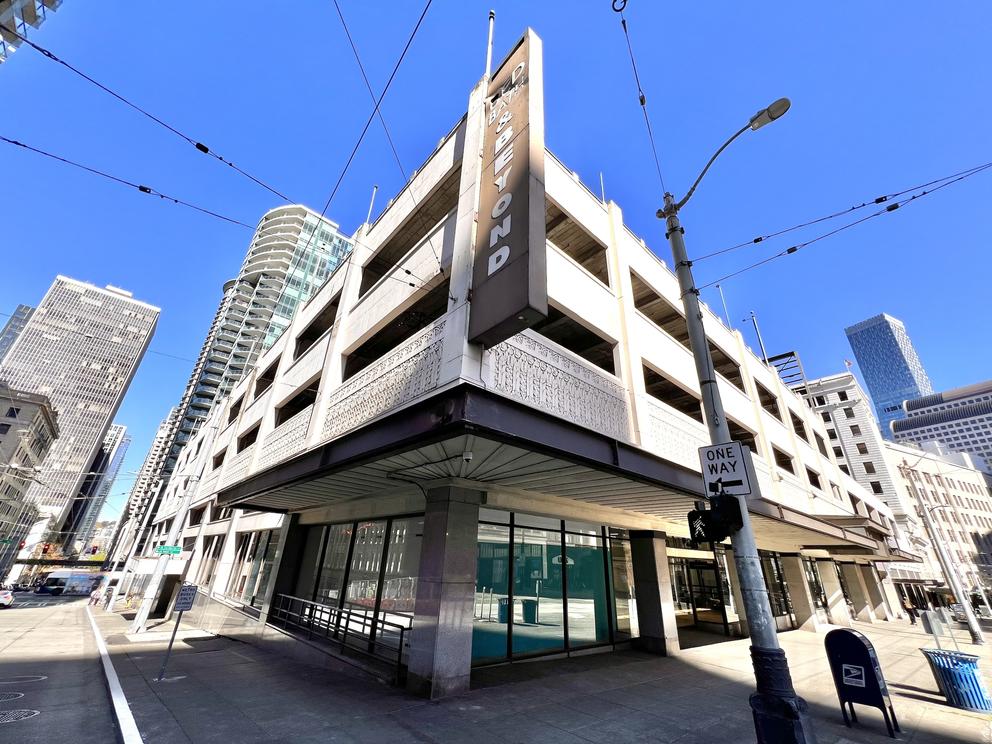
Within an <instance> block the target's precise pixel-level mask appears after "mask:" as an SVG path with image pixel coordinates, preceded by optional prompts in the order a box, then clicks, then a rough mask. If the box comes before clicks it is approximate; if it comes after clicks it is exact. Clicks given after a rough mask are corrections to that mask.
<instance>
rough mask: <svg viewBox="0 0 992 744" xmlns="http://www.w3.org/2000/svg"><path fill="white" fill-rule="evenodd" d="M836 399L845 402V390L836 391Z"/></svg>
mask: <svg viewBox="0 0 992 744" xmlns="http://www.w3.org/2000/svg"><path fill="white" fill-rule="evenodd" d="M837 397H838V398H839V399H840V400H847V391H846V390H838V391H837Z"/></svg>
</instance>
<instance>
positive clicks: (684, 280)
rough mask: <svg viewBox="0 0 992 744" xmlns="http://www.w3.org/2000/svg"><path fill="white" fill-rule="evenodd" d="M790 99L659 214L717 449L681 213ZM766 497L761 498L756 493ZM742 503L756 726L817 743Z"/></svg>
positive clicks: (785, 738)
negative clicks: (794, 682)
mask: <svg viewBox="0 0 992 744" xmlns="http://www.w3.org/2000/svg"><path fill="white" fill-rule="evenodd" d="M789 105H790V103H789V99H787V98H780V99H779V100H777V101H775V103H773V104H772V105H771V106H769V107H768V108H766V109H762V110H761V111H759V112H758V113H757V114H755V115H754V116H753V117H751V119H750V121H749V122H748V123H747V125H745V126H744V127H742V128H741V129H740V130H738V131H737V132H736V133H735V134H734V135H733V136H732V137H731V138H730V139H728V140H727V141H726V142H724V143H723V145H722V146H721V147H720V149H718V150H717V151H716V153H714V155H713V157H711V158H710V160H709V162H708V163H706V167H704V168H703V170H702V172H701V173H700V174H699V177H698V178H696V181H695V183H693V184H692V187H691V188H690V189H689V191H688V193H686V195H685V196H684V197H683V198H682V200H681V201H678V202H676V201H675V197H674V196H672V194H670V193H666V194H665V206H664V208H662V209H660V210H658V217H659V218H660V219H664V220H665V225H666V232H665V237H666V238H667V239H668V241H669V243H670V244H671V247H672V258H673V260H674V263H675V274H676V276H677V277H678V281H679V289H680V291H681V294H682V304H683V308H684V309H685V319H686V326H687V328H688V331H689V347H690V349H691V350H692V354H693V358H694V360H695V364H696V374H697V376H698V378H699V390H700V394H701V395H702V399H703V409H704V410H705V412H706V426H707V428H708V429H709V435H710V442H711V443H712V444H724V443H728V442H731V441H733V440H732V439H731V436H730V428H729V427H728V425H727V419H726V416H725V415H724V412H723V401H722V400H721V398H720V391H719V388H718V386H717V381H716V372H715V370H714V368H713V358H712V357H711V355H710V349H709V343H708V342H707V339H706V331H705V329H704V328H703V314H702V312H701V311H700V309H699V290H698V289H696V286H695V284H694V282H693V278H692V268H691V267H692V264H691V262H690V261H689V258H688V256H687V254H686V249H685V242H684V240H683V238H682V235H683V233H684V230H683V229H682V225H681V223H680V222H679V217H678V213H679V210H680V209H681V208H682V207H683V206H685V204H686V202H688V201H689V198H690V197H691V196H692V194H693V193H694V192H695V190H696V187H697V186H699V182H700V181H701V180H702V179H703V176H705V175H706V172H707V171H708V170H709V168H710V166H711V165H713V161H714V160H716V158H717V157H718V156H719V155H720V153H721V152H723V151H724V150H725V149H726V148H727V146H728V145H730V143H731V142H733V141H734V140H735V139H737V137H739V136H740V135H742V134H743V133H744V132H746V131H747V130H748V129H751V130H757V129H760V128H761V127H763V126H764V125H765V124H769V123H771V122H772V121H774V120H775V119H777V118H779V117H780V116H782V115H783V114H784V113H785V112H786V111H788V110H789ZM756 495H758V496H760V493H759V494H756ZM735 498H737V499H738V502H739V504H740V512H741V517H742V520H741V521H742V526H741V528H740V529H739V530H737V531H736V532H733V533H732V535H731V544H732V545H733V548H734V564H735V565H736V567H737V575H738V577H739V579H740V583H741V594H742V595H743V598H744V608H745V612H746V613H747V620H748V626H749V627H750V630H751V641H752V645H751V663H752V665H753V666H754V678H755V682H756V683H757V692H755V693H753V694H752V695H751V698H750V703H751V711H752V714H753V716H754V727H755V731H756V733H757V740H758V742H759V744H762V743H765V742H767V744H804V743H807V742H815V741H816V737H815V735H814V733H813V727H812V721H811V718H810V714H809V706H808V705H807V704H806V701H805V700H803V699H802V698H801V697H799V696H798V695H797V694H796V691H795V688H794V687H793V685H792V676H791V674H790V673H789V665H788V662H787V661H786V658H785V652H784V651H783V650H782V649H781V648H780V646H779V643H778V635H777V628H776V626H775V621H774V617H773V615H772V610H771V605H770V604H769V602H768V591H767V589H766V587H765V581H764V576H763V575H762V573H761V561H760V559H759V557H758V547H757V543H756V542H755V539H754V531H753V529H752V528H751V519H750V515H749V514H748V510H747V501H746V499H745V498H744V497H740V496H738V497H735Z"/></svg>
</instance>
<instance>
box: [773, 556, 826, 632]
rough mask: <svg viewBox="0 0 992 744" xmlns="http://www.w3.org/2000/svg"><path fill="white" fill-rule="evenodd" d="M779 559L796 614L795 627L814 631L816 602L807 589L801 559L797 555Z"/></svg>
mask: <svg viewBox="0 0 992 744" xmlns="http://www.w3.org/2000/svg"><path fill="white" fill-rule="evenodd" d="M780 560H781V562H782V578H784V579H785V586H786V588H787V589H788V590H789V599H790V600H792V610H793V612H795V614H796V627H797V628H798V629H799V630H812V631H814V632H815V631H816V628H817V625H818V624H819V623H818V621H817V619H816V604H815V603H814V601H813V595H812V594H811V593H810V591H809V582H808V581H807V580H806V571H805V569H804V568H803V559H802V557H801V556H798V555H783V556H782V557H781V559H780Z"/></svg>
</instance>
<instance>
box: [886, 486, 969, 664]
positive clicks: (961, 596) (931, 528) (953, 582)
mask: <svg viewBox="0 0 992 744" xmlns="http://www.w3.org/2000/svg"><path fill="white" fill-rule="evenodd" d="M900 470H901V471H902V475H903V477H904V478H905V479H906V481H907V482H908V483H909V487H910V488H911V489H913V494H914V496H915V497H916V503H917V504H918V505H919V514H920V517H921V518H922V519H923V528H924V529H925V530H926V532H927V537H928V538H929V540H930V544H931V545H932V546H933V548H934V551H936V553H937V560H938V561H940V568H941V570H942V571H943V572H944V579H945V580H946V581H947V585H948V586H949V587H950V588H951V591H952V592H954V597H955V598H956V599H957V600H958V602H960V603H961V606H962V608H964V617H965V622H966V623H967V624H968V633H969V634H970V635H971V642H972V643H974V644H975V645H976V646H982V645H984V644H985V638H984V637H983V636H982V629H981V627H980V626H979V625H978V618H977V617H975V611H974V610H973V609H972V607H971V599H970V598H969V597H968V595H967V594H965V593H964V589H963V588H962V587H961V578H960V577H959V576H958V573H957V571H955V570H954V567H953V566H952V565H951V558H950V556H949V555H948V554H947V548H946V547H945V546H944V542H943V540H941V539H940V535H938V534H937V528H936V526H935V525H934V523H933V517H932V516H931V512H935V511H937V510H938V509H951V508H953V507H952V506H951V505H950V504H938V505H936V506H927V505H926V504H924V503H923V501H922V499H921V498H920V494H919V491H917V490H916V484H915V483H913V481H912V479H911V478H910V474H909V468H905V467H900Z"/></svg>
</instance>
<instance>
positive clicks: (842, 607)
mask: <svg viewBox="0 0 992 744" xmlns="http://www.w3.org/2000/svg"><path fill="white" fill-rule="evenodd" d="M834 565H835V564H834V562H833V560H832V559H830V558H817V559H816V572H817V574H819V576H820V586H822V587H823V593H824V594H825V595H827V617H829V619H830V624H831V625H842V626H844V627H846V628H850V627H851V612H850V611H849V610H848V609H847V599H846V598H845V597H844V588H843V587H842V586H841V585H840V577H839V576H837V569H836V568H835V567H834Z"/></svg>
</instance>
